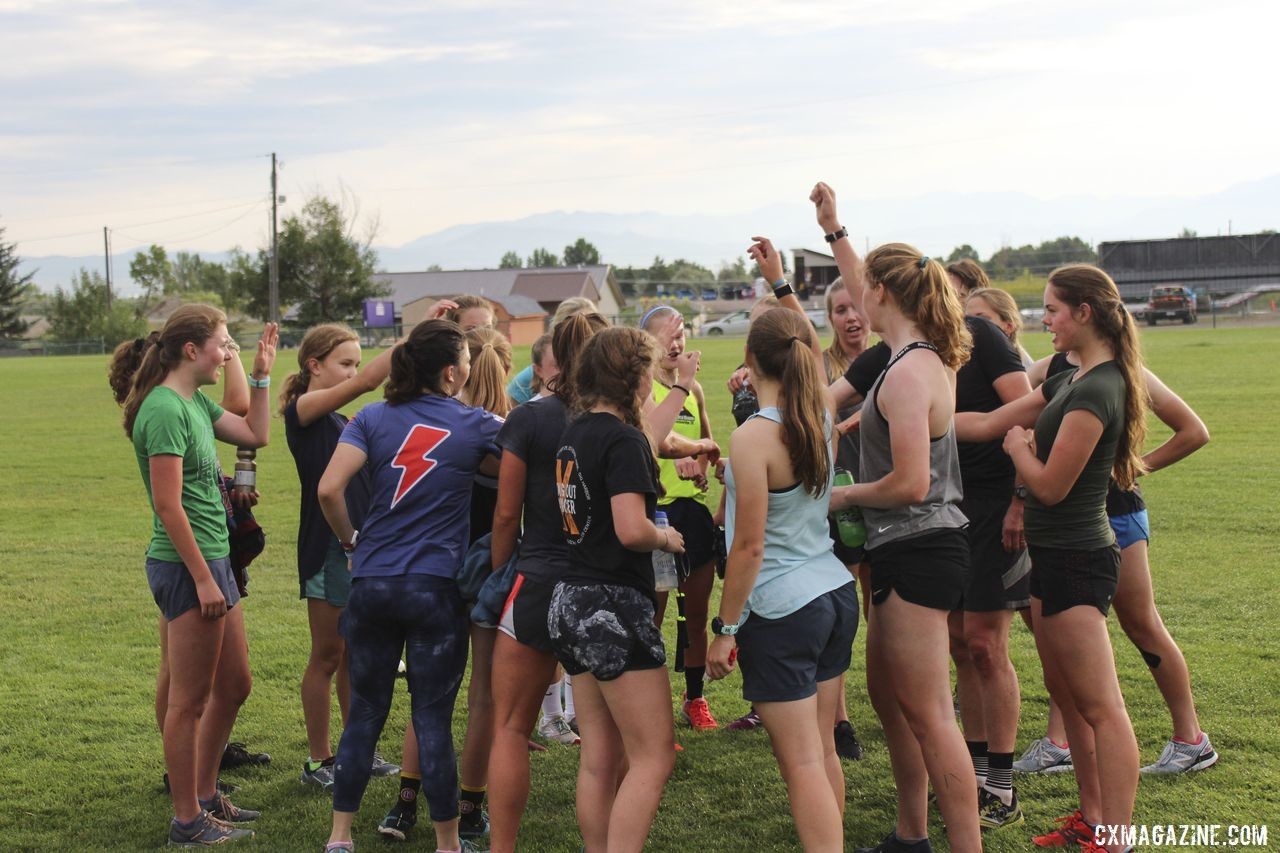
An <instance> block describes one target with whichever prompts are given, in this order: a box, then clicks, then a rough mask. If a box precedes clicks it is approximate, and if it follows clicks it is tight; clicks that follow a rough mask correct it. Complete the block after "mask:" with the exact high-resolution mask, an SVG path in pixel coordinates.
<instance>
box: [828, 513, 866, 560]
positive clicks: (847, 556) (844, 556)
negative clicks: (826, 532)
mask: <svg viewBox="0 0 1280 853" xmlns="http://www.w3.org/2000/svg"><path fill="white" fill-rule="evenodd" d="M827 522H828V523H829V524H830V525H831V542H832V545H833V547H832V548H831V550H832V552H833V553H835V555H836V559H837V560H839V561H840V562H842V563H844V564H845V565H846V566H856V565H858V563H861V562H862V561H863V560H865V559H867V549H866V548H863V547H862V546H861V545H859V546H858V547H857V548H850V547H849V546H848V545H846V544H844V543H843V542H841V541H840V527H839V525H838V523H837V522H836V520H835V519H834V518H828V519H827Z"/></svg>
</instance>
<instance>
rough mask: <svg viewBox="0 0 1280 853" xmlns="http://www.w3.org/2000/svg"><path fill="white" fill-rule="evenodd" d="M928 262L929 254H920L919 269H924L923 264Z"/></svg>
mask: <svg viewBox="0 0 1280 853" xmlns="http://www.w3.org/2000/svg"><path fill="white" fill-rule="evenodd" d="M928 263H929V256H928V255H921V256H920V269H924V268H925V266H926V265H927V264H928Z"/></svg>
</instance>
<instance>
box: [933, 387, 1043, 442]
mask: <svg viewBox="0 0 1280 853" xmlns="http://www.w3.org/2000/svg"><path fill="white" fill-rule="evenodd" d="M1047 402H1048V400H1046V399H1045V398H1044V392H1043V391H1042V390H1041V389H1040V388H1036V389H1035V390H1033V391H1032V392H1031V393H1030V394H1027V395H1026V396H1024V397H1019V398H1018V399H1016V400H1014V401H1013V402H1011V403H1005V404H1004V405H1003V406H1001V407H1000V408H998V409H996V410H995V411H994V412H956V441H964V442H977V441H996V440H997V439H1000V438H1003V437H1004V435H1005V433H1007V432H1008V431H1009V430H1010V429H1012V428H1013V427H1015V426H1021V427H1031V426H1035V423H1036V418H1037V417H1039V415H1040V412H1041V411H1043V410H1044V407H1045V404H1046V403H1047Z"/></svg>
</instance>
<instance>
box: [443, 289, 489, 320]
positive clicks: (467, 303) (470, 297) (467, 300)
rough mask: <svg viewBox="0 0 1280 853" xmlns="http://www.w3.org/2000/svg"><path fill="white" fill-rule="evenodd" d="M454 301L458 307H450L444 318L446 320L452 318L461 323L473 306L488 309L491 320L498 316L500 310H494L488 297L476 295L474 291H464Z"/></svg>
mask: <svg viewBox="0 0 1280 853" xmlns="http://www.w3.org/2000/svg"><path fill="white" fill-rule="evenodd" d="M453 301H454V303H455V304H456V305H457V306H458V307H457V308H450V309H449V310H448V312H446V313H445V315H444V319H446V320H452V321H453V322H455V323H458V324H461V323H462V315H463V314H465V313H466V312H467V311H470V310H471V309H472V308H483V309H484V310H486V311H488V312H489V318H490V321H491V322H492V321H493V320H496V319H497V318H498V312H497V311H495V310H494V308H493V303H492V302H490V301H489V300H488V299H485V298H484V297H483V296H476V295H475V294H474V293H463V294H460V295H458V296H455V297H453Z"/></svg>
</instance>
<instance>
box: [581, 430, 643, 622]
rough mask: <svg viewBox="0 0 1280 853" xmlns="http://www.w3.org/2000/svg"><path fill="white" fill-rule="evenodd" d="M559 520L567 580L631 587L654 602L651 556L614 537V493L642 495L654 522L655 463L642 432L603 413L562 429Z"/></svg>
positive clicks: (615, 535)
mask: <svg viewBox="0 0 1280 853" xmlns="http://www.w3.org/2000/svg"><path fill="white" fill-rule="evenodd" d="M556 490H557V494H558V496H559V508H560V521H561V525H562V526H563V529H564V538H565V542H566V543H567V544H568V546H569V564H568V566H567V567H566V570H565V573H564V575H563V580H564V581H566V582H568V583H578V584H618V585H622V586H631V587H635V588H636V589H638V590H640V591H641V592H643V593H644V594H645V595H647V596H649V598H651V599H653V600H654V601H655V602H656V601H657V593H656V592H655V591H654V582H653V555H652V554H651V553H649V552H639V551H632V550H630V549H629V548H627V547H625V546H624V545H623V544H622V543H621V542H619V541H618V534H617V532H616V531H615V529H614V526H613V508H612V506H611V503H610V501H611V499H612V497H613V496H614V495H623V494H631V493H636V494H642V495H644V514H645V517H646V518H648V519H649V520H650V521H652V520H653V517H654V511H655V509H656V507H657V498H658V466H657V465H656V464H654V461H653V451H652V450H651V449H650V447H649V440H648V439H647V438H645V435H644V433H642V432H641V431H640V430H638V429H636V428H635V427H633V426H630V425H629V424H625V423H623V422H622V421H620V420H618V419H617V418H616V417H614V416H613V415H611V414H608V413H605V412H588V413H587V414H585V415H581V416H580V417H578V418H577V419H575V420H574V421H573V422H571V423H570V424H569V426H567V427H566V428H565V431H564V434H563V435H562V436H561V437H560V448H559V450H557V451H556Z"/></svg>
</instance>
